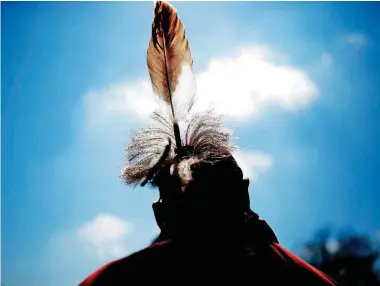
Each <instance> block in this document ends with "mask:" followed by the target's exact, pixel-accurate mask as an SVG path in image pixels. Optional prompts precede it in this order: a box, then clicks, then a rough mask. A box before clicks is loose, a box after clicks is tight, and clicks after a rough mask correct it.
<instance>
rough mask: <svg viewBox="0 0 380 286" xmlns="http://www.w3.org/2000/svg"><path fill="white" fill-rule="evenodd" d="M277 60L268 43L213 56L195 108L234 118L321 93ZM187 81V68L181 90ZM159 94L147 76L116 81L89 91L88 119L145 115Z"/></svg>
mask: <svg viewBox="0 0 380 286" xmlns="http://www.w3.org/2000/svg"><path fill="white" fill-rule="evenodd" d="M278 59H279V57H278V56H277V55H276V54H274V53H272V52H271V51H270V50H269V49H268V48H267V47H257V46H253V47H247V48H244V49H240V50H239V52H238V53H237V54H235V56H234V57H226V58H216V59H212V60H211V61H210V62H209V64H208V65H207V67H206V69H205V70H204V71H202V72H200V73H199V74H197V75H196V85H197V88H196V94H197V97H198V101H197V104H196V106H195V110H204V109H207V108H209V107H214V109H215V110H216V111H217V112H220V113H223V114H224V115H226V117H227V119H229V120H235V121H236V120H250V119H252V118H255V117H257V116H259V115H260V113H261V112H262V111H263V109H264V108H265V107H266V106H268V105H269V106H270V105H272V106H276V107H278V108H282V109H285V110H289V111H294V110H297V109H301V108H304V107H306V106H308V104H309V103H310V102H311V101H312V100H313V99H314V98H315V96H316V93H317V91H316V86H315V84H314V83H313V82H312V80H311V79H310V78H309V77H308V75H307V74H306V73H305V72H304V71H302V70H300V69H298V68H296V67H293V66H291V65H287V64H282V63H281V62H280V61H279V60H278ZM326 60H328V59H325V61H326ZM189 82H190V81H189V80H188V74H187V73H186V72H185V73H184V76H183V78H182V79H181V82H180V83H181V84H180V88H181V91H184V90H188V89H190V88H189V86H188V84H189ZM179 94H183V93H182V92H179ZM155 98H156V97H155V96H154V95H153V93H152V90H151V85H150V81H149V80H148V79H140V80H137V81H136V82H129V83H122V82H121V83H116V84H113V85H111V86H110V87H108V88H106V89H104V90H101V91H98V92H91V93H89V94H88V95H87V97H86V102H85V108H86V114H87V119H88V120H90V123H91V124H99V121H100V123H101V121H107V120H114V119H115V118H116V119H117V120H145V119H147V118H148V115H149V114H150V113H151V112H152V111H154V110H155V108H156V107H157V100H156V101H155Z"/></svg>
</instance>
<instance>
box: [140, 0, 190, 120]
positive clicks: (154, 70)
mask: <svg viewBox="0 0 380 286" xmlns="http://www.w3.org/2000/svg"><path fill="white" fill-rule="evenodd" d="M147 64H148V70H149V75H150V78H151V81H152V86H153V91H154V92H155V93H156V94H157V95H158V96H159V97H160V98H161V99H163V100H164V101H165V102H166V103H167V104H169V105H170V108H171V113H172V116H173V119H174V122H175V121H176V117H175V107H174V104H173V94H174V92H175V90H176V88H177V86H178V81H179V78H180V75H181V73H182V66H183V65H188V66H190V67H191V68H192V66H193V58H192V56H191V52H190V46H189V42H188V40H187V38H186V35H185V27H184V25H183V23H182V22H181V20H180V19H179V17H178V14H177V11H176V10H175V9H174V7H172V6H171V5H170V4H169V3H166V2H162V1H158V2H156V5H155V8H154V19H153V23H152V36H151V39H150V42H149V45H148V51H147Z"/></svg>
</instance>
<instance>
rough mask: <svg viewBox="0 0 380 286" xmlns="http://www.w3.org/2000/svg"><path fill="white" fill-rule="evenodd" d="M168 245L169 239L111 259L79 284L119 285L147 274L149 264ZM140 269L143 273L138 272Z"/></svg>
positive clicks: (94, 285) (89, 285)
mask: <svg viewBox="0 0 380 286" xmlns="http://www.w3.org/2000/svg"><path fill="white" fill-rule="evenodd" d="M169 245H170V241H169V240H167V241H161V242H156V243H153V244H151V245H150V246H148V247H146V248H144V249H142V250H140V251H137V252H135V253H133V254H131V255H129V256H126V257H124V258H121V259H117V260H114V261H111V262H109V263H107V264H105V265H103V266H102V267H100V268H99V269H97V270H96V271H95V272H93V273H92V274H91V275H89V276H88V277H87V278H85V279H84V280H83V281H82V282H81V283H80V284H79V286H103V285H107V286H113V285H119V284H122V283H123V282H124V281H126V280H129V281H131V279H132V280H133V279H136V278H139V276H140V277H141V275H144V274H148V273H147V272H148V271H149V268H150V267H149V266H150V265H151V266H152V267H154V266H155V260H157V259H159V258H160V256H161V254H162V252H163V251H165V250H166V249H167V247H168V246H169ZM141 271H144V272H145V273H140V272H141Z"/></svg>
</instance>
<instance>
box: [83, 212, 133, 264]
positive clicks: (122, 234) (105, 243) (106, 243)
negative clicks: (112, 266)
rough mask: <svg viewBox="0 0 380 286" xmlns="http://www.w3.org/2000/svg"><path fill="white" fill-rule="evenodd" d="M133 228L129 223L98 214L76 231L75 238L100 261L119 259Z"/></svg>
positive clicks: (124, 251)
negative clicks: (112, 258)
mask: <svg viewBox="0 0 380 286" xmlns="http://www.w3.org/2000/svg"><path fill="white" fill-rule="evenodd" d="M133 228H134V225H133V223H131V222H128V221H124V220H123V219H121V218H118V217H116V216H113V215H110V214H98V215H97V216H96V217H95V218H94V219H92V220H91V221H89V222H87V223H85V224H84V225H83V226H81V227H80V228H79V229H78V230H77V236H78V238H79V239H80V241H81V242H82V243H84V244H85V245H87V246H89V247H90V249H91V250H92V251H95V253H96V255H97V256H99V257H100V258H102V259H103V258H108V257H109V258H111V257H120V256H122V255H124V254H125V253H126V250H125V238H126V237H127V236H128V235H129V234H131V233H132V232H133Z"/></svg>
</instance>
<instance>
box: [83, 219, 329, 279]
mask: <svg viewBox="0 0 380 286" xmlns="http://www.w3.org/2000/svg"><path fill="white" fill-rule="evenodd" d="M246 226H247V231H246V232H245V234H244V236H245V239H246V242H244V243H243V244H241V243H239V239H238V238H236V239H234V238H231V239H230V241H225V240H223V239H222V240H215V241H212V242H211V240H209V241H208V242H205V240H204V239H203V238H202V239H198V240H192V241H188V240H186V241H185V240H183V241H181V240H178V239H177V240H176V239H170V238H169V239H168V238H165V237H164V235H162V234H161V235H160V236H161V238H159V241H157V242H155V243H153V244H152V245H150V246H149V247H147V248H145V249H143V250H141V251H139V252H136V253H134V254H132V255H130V256H128V257H125V258H122V259H119V260H116V261H113V262H111V263H108V264H107V265H105V266H103V267H101V268H100V269H99V270H97V271H96V272H94V273H93V274H91V275H90V276H89V277H88V278H86V279H85V280H84V281H83V282H82V283H81V284H79V286H116V285H118V286H122V285H136V284H137V283H138V284H139V285H148V284H145V283H155V284H156V285H161V284H162V285H164V284H170V285H171V284H176V285H183V284H186V285H187V284H188V285H190V283H192V284H195V283H197V284H198V285H201V284H204V283H207V284H209V285H216V284H219V283H221V284H226V283H228V284H230V285H231V284H232V285H243V284H247V283H249V284H250V285H321V286H322V285H336V284H335V283H334V282H333V281H332V280H331V279H330V278H329V277H327V276H326V275H325V274H323V273H322V272H320V271H319V270H317V269H315V268H314V267H312V266H311V265H309V264H307V263H306V262H305V261H303V260H301V259H300V258H298V257H297V256H295V255H294V254H292V253H291V252H289V251H288V250H286V249H285V248H284V247H282V246H281V245H280V244H279V243H278V242H277V239H276V237H275V235H274V233H273V232H272V230H271V229H270V227H269V226H268V225H267V224H266V222H265V221H263V220H259V219H258V218H257V217H255V216H251V217H250V218H249V219H248V220H247V223H246ZM231 240H232V242H231Z"/></svg>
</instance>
